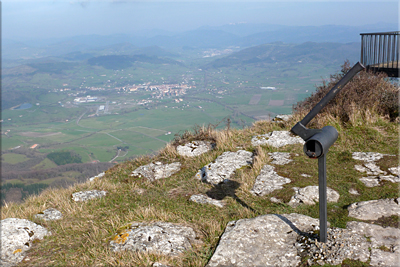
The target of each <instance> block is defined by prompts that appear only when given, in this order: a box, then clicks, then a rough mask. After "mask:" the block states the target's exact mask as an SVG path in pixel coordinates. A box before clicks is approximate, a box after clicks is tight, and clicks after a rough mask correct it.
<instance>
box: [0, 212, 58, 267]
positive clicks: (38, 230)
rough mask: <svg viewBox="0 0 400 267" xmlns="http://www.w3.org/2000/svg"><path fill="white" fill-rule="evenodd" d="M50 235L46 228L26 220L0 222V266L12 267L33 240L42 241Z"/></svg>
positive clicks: (10, 219)
mask: <svg viewBox="0 0 400 267" xmlns="http://www.w3.org/2000/svg"><path fill="white" fill-rule="evenodd" d="M50 234H51V233H50V232H48V231H47V230H46V228H44V227H42V226H40V225H38V224H36V223H33V222H31V221H28V220H26V219H17V218H7V219H4V220H1V221H0V241H1V254H0V255H1V257H0V263H1V264H0V265H1V266H4V267H8V266H14V265H15V264H17V263H18V262H20V261H22V260H23V258H24V254H25V252H26V251H27V250H29V249H30V247H31V246H32V242H33V241H34V240H35V239H39V240H40V239H43V238H44V237H45V236H47V235H50Z"/></svg>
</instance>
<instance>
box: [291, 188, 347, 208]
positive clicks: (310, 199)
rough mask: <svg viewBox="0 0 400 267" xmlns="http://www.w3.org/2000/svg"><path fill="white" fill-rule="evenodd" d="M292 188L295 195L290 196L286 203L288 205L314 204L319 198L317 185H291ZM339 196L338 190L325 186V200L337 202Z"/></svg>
mask: <svg viewBox="0 0 400 267" xmlns="http://www.w3.org/2000/svg"><path fill="white" fill-rule="evenodd" d="M293 189H294V190H295V195H294V196H292V198H291V199H290V201H289V203H288V205H291V206H293V207H295V206H298V205H299V204H302V203H303V204H306V205H314V204H315V202H317V201H318V199H319V190H318V186H306V187H304V188H296V187H293ZM339 197H340V195H339V193H338V192H336V191H335V190H333V189H331V188H329V187H328V188H327V202H337V201H338V200H339Z"/></svg>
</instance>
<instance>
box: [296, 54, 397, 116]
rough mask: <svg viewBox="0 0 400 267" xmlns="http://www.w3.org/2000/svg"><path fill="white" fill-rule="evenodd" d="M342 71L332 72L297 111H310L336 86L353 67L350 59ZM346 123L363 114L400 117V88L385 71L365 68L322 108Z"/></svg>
mask: <svg viewBox="0 0 400 267" xmlns="http://www.w3.org/2000/svg"><path fill="white" fill-rule="evenodd" d="M341 67H342V69H341V71H340V72H339V73H336V74H334V75H331V77H330V79H329V80H328V81H323V84H322V85H320V86H317V87H316V88H317V90H316V92H315V93H313V94H312V95H311V96H310V97H308V98H306V99H305V100H304V101H301V102H298V103H297V104H296V105H294V106H293V113H294V114H306V113H308V112H309V111H310V110H311V109H312V108H313V107H314V106H315V105H316V104H317V103H318V102H319V101H320V100H321V99H322V98H323V97H324V96H325V95H326V94H327V93H328V92H329V90H331V89H332V87H333V86H335V84H336V83H337V82H338V81H339V80H340V79H341V78H342V77H343V76H344V75H345V74H346V73H347V72H348V71H349V70H350V69H351V66H350V63H349V61H348V60H347V61H345V63H344V64H343V65H342V66H341ZM321 114H329V115H332V116H334V117H336V118H339V120H340V121H341V122H342V123H344V124H345V123H351V122H352V118H357V117H359V116H358V115H361V117H362V118H363V119H365V118H366V117H367V116H371V114H372V115H374V114H375V115H378V116H382V117H386V118H388V119H390V121H394V120H396V119H397V118H398V117H399V88H398V87H396V86H395V85H393V84H392V83H390V82H389V81H388V78H387V75H386V74H385V73H373V72H371V71H361V72H360V73H358V74H357V75H356V76H355V77H354V78H353V79H352V80H351V81H350V82H349V83H348V84H347V85H346V86H345V87H344V88H343V89H342V90H341V91H340V93H339V94H338V95H337V96H336V97H335V98H334V99H333V100H331V101H330V102H329V104H328V105H327V106H326V107H325V108H324V109H323V110H322V111H321Z"/></svg>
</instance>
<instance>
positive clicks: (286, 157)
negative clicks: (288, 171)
mask: <svg viewBox="0 0 400 267" xmlns="http://www.w3.org/2000/svg"><path fill="white" fill-rule="evenodd" d="M268 155H269V156H270V157H271V158H272V159H273V161H271V164H276V165H285V164H288V163H290V162H292V161H293V160H291V159H290V153H287V152H272V153H268Z"/></svg>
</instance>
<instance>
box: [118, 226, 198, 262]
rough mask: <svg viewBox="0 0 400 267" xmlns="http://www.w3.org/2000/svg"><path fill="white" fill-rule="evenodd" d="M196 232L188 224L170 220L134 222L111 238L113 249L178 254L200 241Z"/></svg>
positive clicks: (169, 254)
mask: <svg viewBox="0 0 400 267" xmlns="http://www.w3.org/2000/svg"><path fill="white" fill-rule="evenodd" d="M198 242H200V241H198V240H197V239H196V233H195V232H194V230H193V229H192V228H190V227H187V226H182V225H178V224H173V223H168V222H155V223H132V224H131V225H129V227H127V229H125V230H122V231H120V232H119V233H117V234H116V235H115V236H114V237H113V238H112V240H111V242H110V246H111V249H112V250H113V251H121V250H130V251H136V252H149V253H161V254H164V255H168V256H177V255H179V254H180V253H182V252H184V251H186V250H188V249H191V248H192V244H195V243H198Z"/></svg>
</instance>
